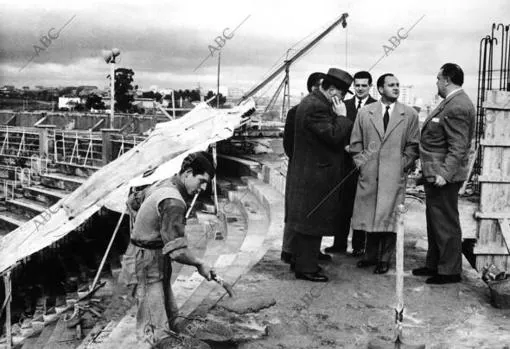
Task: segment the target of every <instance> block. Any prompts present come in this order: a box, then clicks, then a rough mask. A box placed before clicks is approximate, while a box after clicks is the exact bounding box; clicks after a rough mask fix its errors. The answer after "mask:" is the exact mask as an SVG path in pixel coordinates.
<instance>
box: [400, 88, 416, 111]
mask: <svg viewBox="0 0 510 349" xmlns="http://www.w3.org/2000/svg"><path fill="white" fill-rule="evenodd" d="M398 99H399V101H400V103H403V104H407V105H410V106H413V105H414V102H415V96H414V86H413V85H407V86H400V97H399V98H398Z"/></svg>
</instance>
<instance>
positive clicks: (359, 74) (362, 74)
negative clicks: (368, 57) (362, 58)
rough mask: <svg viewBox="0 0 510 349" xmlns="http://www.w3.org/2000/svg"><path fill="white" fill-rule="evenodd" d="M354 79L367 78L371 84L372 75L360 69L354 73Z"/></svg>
mask: <svg viewBox="0 0 510 349" xmlns="http://www.w3.org/2000/svg"><path fill="white" fill-rule="evenodd" d="M356 79H368V84H369V85H372V75H370V73H369V72H367V71H365V70H362V71H359V72H357V73H356V74H354V80H356Z"/></svg>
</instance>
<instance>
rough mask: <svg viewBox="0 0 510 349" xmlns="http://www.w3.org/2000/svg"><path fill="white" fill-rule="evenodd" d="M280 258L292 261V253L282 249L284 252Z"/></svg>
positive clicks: (286, 261)
mask: <svg viewBox="0 0 510 349" xmlns="http://www.w3.org/2000/svg"><path fill="white" fill-rule="evenodd" d="M280 259H281V260H282V261H283V262H284V263H287V264H290V263H292V253H290V252H285V251H282V254H281V255H280Z"/></svg>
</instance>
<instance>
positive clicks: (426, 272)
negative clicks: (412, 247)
mask: <svg viewBox="0 0 510 349" xmlns="http://www.w3.org/2000/svg"><path fill="white" fill-rule="evenodd" d="M413 275H416V276H434V275H437V270H436V269H430V268H427V267H421V268H416V269H413Z"/></svg>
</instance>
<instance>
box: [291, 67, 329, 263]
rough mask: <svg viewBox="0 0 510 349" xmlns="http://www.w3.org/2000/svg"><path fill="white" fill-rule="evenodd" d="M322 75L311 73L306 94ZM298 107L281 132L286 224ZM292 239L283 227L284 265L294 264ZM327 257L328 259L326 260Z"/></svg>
mask: <svg viewBox="0 0 510 349" xmlns="http://www.w3.org/2000/svg"><path fill="white" fill-rule="evenodd" d="M323 76H324V74H323V73H312V74H310V76H309V77H308V80H307V82H306V88H307V89H308V93H311V92H312V91H315V90H318V89H319V85H320V83H321V81H322V77H323ZM298 107H299V104H296V105H295V106H293V107H292V108H290V110H289V112H288V113H287V118H286V119H285V128H284V131H283V150H284V151H285V155H287V157H288V158H289V161H288V164H289V165H288V166H287V175H286V182H285V218H284V222H285V223H286V222H287V209H288V206H289V191H290V190H289V184H290V182H291V181H290V180H289V178H290V177H292V169H291V166H290V163H291V162H292V155H293V154H294V129H295V119H296V111H297V108H298ZM293 238H294V231H293V230H292V229H289V228H288V226H287V224H285V225H284V228H283V242H282V254H281V260H282V261H284V262H285V263H291V265H292V263H294V257H293V256H292V240H293ZM328 257H329V258H328ZM322 258H324V259H331V256H329V255H323V257H322Z"/></svg>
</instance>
